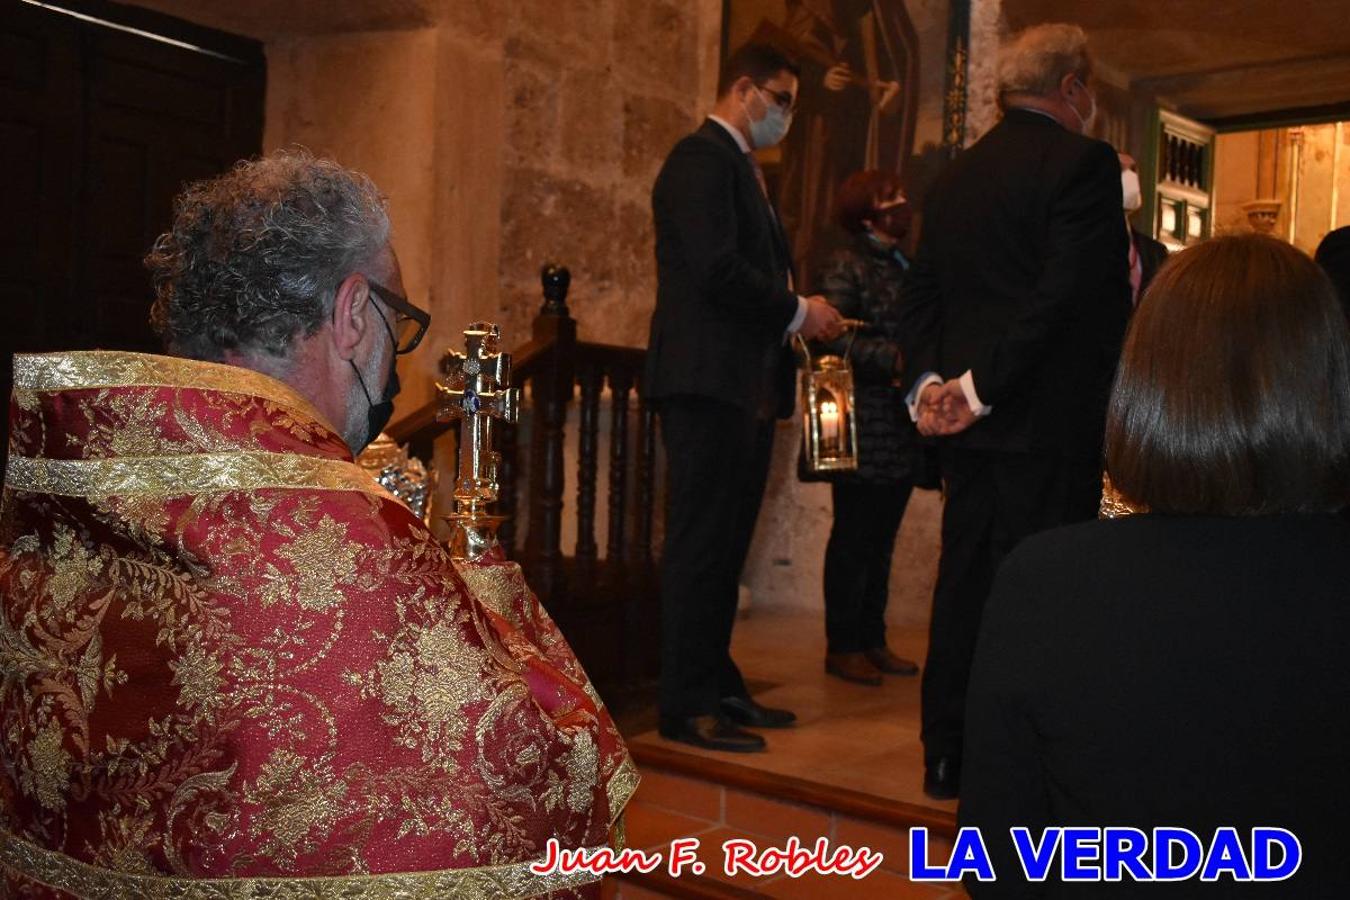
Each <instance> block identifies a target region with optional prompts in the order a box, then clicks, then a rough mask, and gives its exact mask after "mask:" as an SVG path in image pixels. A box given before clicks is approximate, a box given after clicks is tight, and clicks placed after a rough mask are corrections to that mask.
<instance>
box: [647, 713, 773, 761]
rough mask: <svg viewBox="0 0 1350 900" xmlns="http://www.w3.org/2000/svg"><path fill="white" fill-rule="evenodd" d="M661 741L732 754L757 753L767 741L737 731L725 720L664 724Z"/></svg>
mask: <svg viewBox="0 0 1350 900" xmlns="http://www.w3.org/2000/svg"><path fill="white" fill-rule="evenodd" d="M659 731H660V732H661V737H663V738H667V739H668V740H672V741H679V742H680V743H683V744H692V745H694V746H695V747H703V748H704V749H707V750H727V751H730V752H732V753H756V752H758V751H760V750H763V749H764V738H762V737H760V736H759V735H757V734H755V733H753V732H750V731H745V730H743V729H740V728H737V727H736V726H735V725H734V724H732V723H731V722H730V721H728V720H727V718H726V717H725V716H714V715H707V716H690V717H689V718H687V719H676V720H674V721H666V720H663V721H662V722H661V727H660V729H659Z"/></svg>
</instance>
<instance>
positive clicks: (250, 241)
mask: <svg viewBox="0 0 1350 900" xmlns="http://www.w3.org/2000/svg"><path fill="white" fill-rule="evenodd" d="M386 207H387V201H386V199H385V197H384V195H382V194H381V193H380V191H379V189H378V188H376V187H375V183H374V182H372V181H371V180H370V179H369V178H368V177H367V176H365V175H362V174H361V173H359V172H353V171H351V170H350V169H345V168H343V167H342V166H340V165H338V164H337V163H335V162H333V161H331V160H326V159H316V158H315V157H314V156H313V155H312V154H311V153H309V152H308V151H307V150H302V149H295V150H282V151H277V152H274V153H271V154H268V155H267V156H264V157H262V158H260V159H254V160H246V161H244V162H241V163H239V164H238V165H237V166H235V167H234V168H233V169H232V170H231V171H229V172H227V173H225V174H224V175H220V176H218V177H216V178H212V179H208V180H205V181H198V182H196V183H194V184H191V185H189V186H188V187H187V188H186V189H185V190H184V191H183V193H182V194H180V195H179V197H178V199H177V201H176V202H175V204H174V220H173V226H172V227H171V228H170V229H169V231H167V232H166V233H164V234H162V235H160V237H159V239H158V240H156V241H155V245H154V247H153V248H152V249H151V250H150V253H149V254H148V255H147V256H146V257H145V265H146V267H147V268H148V269H149V270H150V274H151V280H152V282H153V284H154V289H155V301H154V304H153V306H152V307H151V311H150V321H151V324H152V325H153V326H154V328H155V331H156V332H157V333H158V334H159V336H160V338H161V339H162V340H163V341H164V345H165V348H166V349H167V350H168V352H170V353H173V354H176V355H178V356H185V357H189V358H192V359H205V360H213V361H220V360H222V359H223V358H224V356H225V354H226V353H227V352H230V351H233V352H236V353H240V354H242V355H244V356H251V357H257V356H259V355H263V356H267V357H272V358H274V359H278V360H280V359H284V358H285V357H286V356H288V354H289V350H290V348H291V345H292V342H293V341H294V340H295V339H296V337H297V336H305V337H308V336H309V335H312V334H314V333H315V332H316V331H318V330H319V327H320V326H321V325H322V324H323V320H324V319H325V318H326V317H327V316H328V315H329V313H330V311H331V309H332V305H333V298H334V295H335V294H336V291H337V287H338V285H339V284H340V283H341V282H342V279H344V278H345V277H347V276H348V275H350V274H351V273H352V272H355V271H358V270H360V269H361V268H363V267H364V266H366V265H368V264H370V263H372V262H373V261H375V260H376V259H377V258H378V257H379V254H380V253H381V252H382V251H383V249H384V247H385V246H386V244H388V242H389V214H388V211H387V208H386Z"/></svg>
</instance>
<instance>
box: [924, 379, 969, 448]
mask: <svg viewBox="0 0 1350 900" xmlns="http://www.w3.org/2000/svg"><path fill="white" fill-rule="evenodd" d="M977 418H978V416H976V415H975V412H974V410H972V409H971V408H970V404H969V403H968V402H966V392H965V391H963V390H961V382H960V381H959V380H958V379H956V378H953V379H951V380H950V381H947V382H944V383H942V384H938V383H937V382H934V383H932V384H930V385H928V386H927V387H926V388H924V389H923V391H922V392H921V393H920V394H919V419H918V421H917V422H916V423H915V425H916V427H917V428H918V429H919V434H922V435H924V436H925V437H944V436H946V435H950V434H957V433H959V432H962V431H965V430H966V429H967V428H969V427H970V426H971V425H973V424H975V420H976V419H977Z"/></svg>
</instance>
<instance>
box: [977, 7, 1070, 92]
mask: <svg viewBox="0 0 1350 900" xmlns="http://www.w3.org/2000/svg"><path fill="white" fill-rule="evenodd" d="M1070 73H1072V74H1074V75H1077V76H1079V77H1080V78H1082V79H1083V80H1084V81H1086V80H1087V78H1088V76H1089V75H1091V74H1092V60H1091V59H1090V58H1089V56H1088V47H1087V35H1086V34H1084V33H1083V29H1081V28H1079V27H1078V26H1077V25H1065V24H1060V23H1049V24H1045V25H1033V26H1032V27H1030V28H1026V29H1023V30H1022V31H1019V32H1017V34H1015V35H1013V36H1012V37H1011V38H1010V39H1009V40H1008V41H1007V42H1006V43H1005V44H1004V45H1003V46H1002V47H1000V48H999V54H998V90H999V94H1000V95H1002V94H1036V95H1037V96H1041V97H1044V96H1045V95H1046V94H1051V93H1054V91H1055V89H1056V88H1058V87H1059V82H1060V80H1061V79H1062V78H1063V77H1064V76H1065V75H1068V74H1070Z"/></svg>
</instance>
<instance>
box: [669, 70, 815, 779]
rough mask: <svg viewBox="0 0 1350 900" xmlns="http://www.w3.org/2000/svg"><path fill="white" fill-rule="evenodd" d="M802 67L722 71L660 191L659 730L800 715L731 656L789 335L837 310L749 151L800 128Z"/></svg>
mask: <svg viewBox="0 0 1350 900" xmlns="http://www.w3.org/2000/svg"><path fill="white" fill-rule="evenodd" d="M796 102H797V68H796V66H795V65H794V64H793V62H792V61H791V60H789V59H788V58H787V57H786V56H784V55H783V54H782V53H780V52H778V51H777V50H775V49H774V48H773V47H770V46H768V45H765V44H747V45H746V46H745V47H742V48H741V49H739V50H737V51H736V52H735V53H733V54H732V55H731V57H730V58H729V59H728V60H727V62H726V65H725V66H723V69H722V74H721V80H720V83H719V90H718V98H717V103H716V104H715V105H714V106H713V111H712V114H711V115H709V116H708V119H707V121H705V122H704V123H703V124H702V125H701V126H700V127H699V129H698V130H697V131H695V132H694V133H693V134H690V135H687V136H686V137H684V138H682V139H681V140H680V141H679V142H678V143H677V144H676V145H675V146H674V148H672V149H671V151H670V155H669V156H668V157H666V161H665V163H664V165H662V167H661V172H660V174H659V175H658V176H657V178H656V184H655V185H654V186H653V187H652V217H653V221H654V222H655V225H656V281H657V289H656V309H655V310H654V311H653V313H652V322H651V337H650V338H649V340H648V345H647V346H648V350H647V368H646V373H645V378H644V391H645V396H646V398H647V400H648V401H649V402H650V403H652V405H653V407H654V408H655V410H656V413H657V415H658V416H659V417H660V419H661V440H662V442H663V443H664V445H665V450H666V459H667V460H668V470H667V477H668V479H669V489H668V497H669V501H670V502H669V506H668V508H667V510H666V539H665V546H664V547H663V549H662V553H661V697H660V706H661V709H660V725H659V730H660V732H661V734H662V735H663V736H664V737H666V738H668V739H670V740H674V741H680V742H683V743H687V744H693V745H695V746H698V747H705V748H708V749H712V750H728V751H737V752H751V751H758V750H763V749H764V747H765V741H764V738H763V737H761V736H760V735H758V734H755V733H754V732H752V731H747V730H745V729H746V728H783V727H786V726H789V725H791V724H792V723H793V721H795V720H796V718H797V717H796V716H795V715H793V714H792V712H790V711H789V710H785V709H772V708H770V707H766V706H763V705H761V704H759V703H757V702H756V701H755V700H754V699H752V698H751V696H750V693H749V691H748V690H747V689H746V686H745V679H744V678H742V676H741V672H740V669H739V668H737V666H736V663H735V661H733V660H732V658H731V630H732V626H733V625H734V624H735V620H736V602H737V598H738V595H739V590H738V588H739V583H740V576H741V569H742V568H743V567H744V565H745V557H746V554H747V553H748V552H749V550H750V539H751V536H752V535H753V533H754V529H755V520H756V519H757V518H758V516H759V507H760V503H761V501H762V500H763V498H764V486H765V484H766V482H767V479H768V475H769V459H770V454H771V452H772V450H773V431H774V424H773V423H774V419H775V418H785V417H787V416H791V415H792V409H793V405H794V402H795V399H796V377H795V376H796V370H795V368H794V365H793V357H792V351H791V349H790V348H789V346H788V340H789V338H790V337H791V335H793V334H798V333H799V334H801V335H802V336H803V337H804V338H807V339H811V338H817V337H833V336H835V335H836V334H837V333H838V327H839V313H838V311H837V310H835V308H834V307H832V306H830V304H829V303H827V302H825V299H824V298H823V297H802V296H800V295H798V293H797V292H796V290H795V288H794V275H793V267H792V256H791V252H790V249H789V248H790V246H791V245H790V243H789V241H788V237H787V235H786V234H784V232H783V228H782V225H781V224H780V223H779V220H778V214H777V212H776V211H775V210H774V208H773V206H772V204H771V203H770V202H769V195H768V189H767V187H766V185H765V182H764V175H763V173H762V172H761V171H760V168H759V164H758V163H757V162H756V161H755V158H754V157H753V156H752V155H751V151H752V150H756V149H764V148H768V147H773V146H775V145H776V144H778V142H780V141H781V140H782V139H783V136H784V135H785V134H786V133H787V130H788V127H789V126H790V125H791V124H792V114H793V110H794V109H795V107H796Z"/></svg>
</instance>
